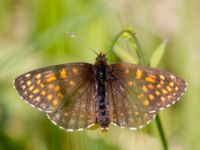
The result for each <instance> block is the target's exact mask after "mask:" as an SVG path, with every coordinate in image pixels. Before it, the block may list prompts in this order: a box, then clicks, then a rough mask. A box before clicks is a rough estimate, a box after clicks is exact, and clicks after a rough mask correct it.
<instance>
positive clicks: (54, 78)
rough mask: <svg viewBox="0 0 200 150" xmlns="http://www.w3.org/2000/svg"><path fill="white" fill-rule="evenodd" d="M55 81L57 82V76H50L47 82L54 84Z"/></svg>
mask: <svg viewBox="0 0 200 150" xmlns="http://www.w3.org/2000/svg"><path fill="white" fill-rule="evenodd" d="M54 80H56V77H55V75H50V76H49V77H48V78H47V80H46V82H52V81H54Z"/></svg>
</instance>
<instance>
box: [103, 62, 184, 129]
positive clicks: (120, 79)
mask: <svg viewBox="0 0 200 150" xmlns="http://www.w3.org/2000/svg"><path fill="white" fill-rule="evenodd" d="M109 70H110V73H109V74H108V75H109V76H110V80H108V81H107V89H108V92H109V93H108V96H109V97H108V99H109V103H110V118H111V121H112V122H113V123H114V124H117V125H118V126H125V127H130V128H139V127H142V126H143V125H144V124H146V123H148V122H149V121H150V120H151V119H153V118H154V116H155V113H156V112H157V111H159V110H162V109H164V108H165V107H168V106H170V105H171V104H174V103H175V102H176V101H177V100H178V99H179V98H180V97H181V96H182V95H183V93H184V91H185V89H186V83H185V81H183V80H182V79H181V78H179V77H177V76H175V75H173V74H171V73H168V72H166V71H161V70H158V69H153V68H149V67H144V66H140V65H133V64H112V65H110V69H109Z"/></svg>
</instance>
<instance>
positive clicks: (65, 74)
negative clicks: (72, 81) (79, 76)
mask: <svg viewBox="0 0 200 150" xmlns="http://www.w3.org/2000/svg"><path fill="white" fill-rule="evenodd" d="M66 77H67V71H66V70H65V69H62V70H60V78H61V79H64V78H66Z"/></svg>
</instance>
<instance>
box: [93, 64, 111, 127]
mask: <svg viewBox="0 0 200 150" xmlns="http://www.w3.org/2000/svg"><path fill="white" fill-rule="evenodd" d="M96 81H97V95H96V116H97V123H98V124H99V125H100V126H101V127H103V128H106V127H108V125H109V123H110V120H109V114H108V108H107V107H108V101H107V99H106V86H105V81H106V66H105V65H104V64H99V65H97V66H96Z"/></svg>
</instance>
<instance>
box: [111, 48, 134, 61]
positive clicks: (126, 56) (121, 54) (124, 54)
mask: <svg viewBox="0 0 200 150" xmlns="http://www.w3.org/2000/svg"><path fill="white" fill-rule="evenodd" d="M113 50H114V52H115V53H116V54H117V56H118V57H119V58H120V59H121V60H122V61H124V62H127V63H133V64H137V63H138V62H137V60H136V59H135V58H134V57H133V56H132V55H131V54H129V53H128V52H127V51H125V50H123V48H121V47H119V46H115V48H114V49H113Z"/></svg>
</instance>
